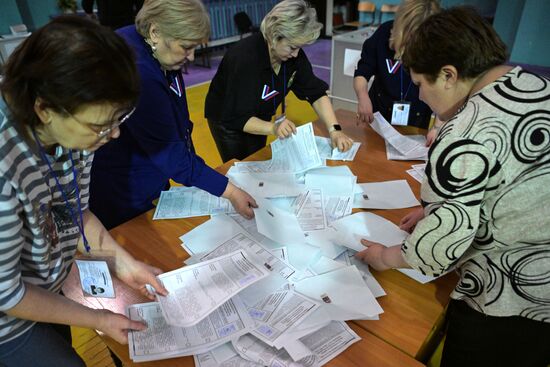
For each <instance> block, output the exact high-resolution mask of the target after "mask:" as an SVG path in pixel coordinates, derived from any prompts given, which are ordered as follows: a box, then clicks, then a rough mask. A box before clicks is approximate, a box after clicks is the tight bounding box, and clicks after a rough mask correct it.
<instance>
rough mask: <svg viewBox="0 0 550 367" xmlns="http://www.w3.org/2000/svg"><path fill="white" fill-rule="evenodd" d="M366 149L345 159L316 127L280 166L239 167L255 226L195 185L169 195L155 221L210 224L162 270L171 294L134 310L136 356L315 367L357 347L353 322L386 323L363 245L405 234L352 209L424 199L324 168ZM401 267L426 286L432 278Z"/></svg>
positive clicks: (411, 147) (409, 150)
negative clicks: (181, 259)
mask: <svg viewBox="0 0 550 367" xmlns="http://www.w3.org/2000/svg"><path fill="white" fill-rule="evenodd" d="M372 126H373V128H374V129H375V130H376V131H377V132H378V133H379V134H380V135H382V136H383V137H384V139H385V140H386V141H387V143H388V146H391V147H392V149H393V150H395V152H397V153H398V154H399V155H401V156H403V157H411V156H413V155H415V154H420V153H419V152H421V151H423V145H422V143H418V142H416V141H415V140H414V139H413V140H411V139H410V138H409V137H404V136H402V135H400V134H399V133H398V132H397V131H395V129H394V128H393V127H392V126H391V125H389V124H388V123H387V122H385V120H380V116H377V118H376V120H375V122H374V123H373V125H372ZM359 147H360V144H359V143H355V144H354V145H353V147H352V149H351V150H350V151H349V152H346V153H345V154H344V153H341V152H338V151H337V150H334V149H333V148H332V147H331V146H330V139H327V138H320V137H315V136H314V135H313V127H312V125H311V123H309V124H306V125H303V126H300V127H298V128H297V132H296V134H294V135H292V136H291V137H289V138H286V139H278V140H276V141H274V142H273V143H272V144H271V148H272V153H273V154H272V157H273V158H272V159H271V160H269V161H263V162H237V163H235V164H234V165H233V166H232V167H230V169H229V171H228V177H229V179H230V181H231V182H232V183H233V184H235V185H236V186H238V187H240V188H242V189H243V190H245V191H247V192H248V193H250V194H251V195H252V196H253V197H254V199H255V200H256V202H257V204H258V207H257V208H254V209H253V210H254V214H255V216H254V218H252V219H245V218H244V217H242V216H241V215H238V214H236V213H235V212H234V209H233V208H232V206H231V204H230V203H229V201H227V200H225V199H223V198H218V197H215V196H212V195H210V194H208V193H206V192H204V191H201V190H199V189H196V188H187V187H178V188H172V189H171V190H169V191H166V192H163V193H162V194H161V197H160V201H159V203H158V206H157V209H156V211H155V214H154V219H171V218H185V217H190V216H199V215H211V217H210V219H209V220H207V221H206V222H204V223H203V224H201V225H199V226H197V227H195V228H194V229H192V230H191V231H189V232H187V233H185V234H184V235H182V236H181V237H180V240H181V242H182V247H183V249H184V250H185V251H187V253H188V254H189V255H190V257H189V258H188V259H187V260H185V265H186V266H183V267H182V268H180V269H177V270H174V271H171V272H167V273H165V274H161V275H159V277H158V278H159V280H160V281H161V282H162V283H163V284H164V286H165V287H166V288H167V289H168V291H169V294H168V296H166V297H163V296H157V297H156V302H150V303H145V304H135V305H130V306H128V308H127V313H128V316H129V317H130V318H131V319H133V320H142V321H144V322H146V323H147V325H148V328H147V329H146V330H144V331H130V332H129V349H130V356H131V358H132V359H133V360H134V361H136V362H141V361H151V360H159V359H167V358H174V357H179V356H188V355H193V356H194V359H195V364H196V365H197V366H203V367H215V366H216V367H219V366H227V367H230V366H289V367H297V366H315V367H317V366H322V365H323V364H325V363H327V362H328V361H329V360H331V359H332V358H334V357H335V356H337V355H338V354H339V353H342V352H343V351H344V350H345V349H346V348H347V347H349V346H350V345H352V344H353V343H355V342H357V341H358V340H360V338H359V337H358V336H357V334H356V333H354V332H353V330H351V329H350V328H349V327H348V326H347V325H346V323H345V321H348V320H377V319H378V318H379V315H380V314H382V313H383V312H384V311H383V309H382V307H381V306H380V304H379V303H378V301H377V298H378V297H383V296H385V295H386V292H385V291H384V289H383V288H382V287H381V285H380V284H379V283H378V281H377V280H376V279H375V278H374V277H373V275H372V274H371V272H370V271H369V267H368V266H367V265H366V264H365V263H363V262H361V261H360V260H358V259H357V258H356V257H355V254H356V253H357V252H358V251H362V250H363V249H364V246H363V245H362V244H361V239H362V238H365V239H368V240H371V241H375V242H379V243H381V244H383V245H384V246H393V245H399V244H401V243H403V241H404V240H405V239H406V237H407V235H408V234H407V233H406V232H404V231H401V230H400V229H399V228H398V227H397V226H395V225H394V224H393V223H391V222H389V221H387V220H385V219H384V218H382V217H379V216H377V215H374V214H372V213H368V212H361V213H356V214H353V215H352V209H353V208H365V209H398V208H409V207H413V206H418V205H420V203H419V201H418V200H417V198H416V197H415V196H414V194H413V192H412V190H411V188H410V187H409V185H408V183H407V181H406V180H395V181H386V182H368V183H358V182H357V176H356V175H355V174H354V173H353V172H352V171H351V169H350V168H349V167H348V166H345V165H343V166H330V167H328V166H326V165H325V160H326V159H339V160H353V159H354V157H355V154H356V152H357V150H358V149H359ZM397 153H396V154H397ZM422 154H425V153H422ZM404 159H408V158H404ZM423 169H424V167H423V166H422V165H415V166H413V170H415V172H417V173H418V171H420V170H422V171H423ZM400 271H402V272H403V273H404V274H406V275H407V276H409V277H412V278H414V279H416V280H417V281H419V282H427V281H430V280H431V279H433V278H429V277H426V276H423V275H422V274H420V273H419V272H417V271H415V270H411V269H400ZM150 291H151V292H154V289H150Z"/></svg>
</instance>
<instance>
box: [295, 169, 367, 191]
mask: <svg viewBox="0 0 550 367" xmlns="http://www.w3.org/2000/svg"><path fill="white" fill-rule="evenodd" d="M356 182H357V176H355V175H354V174H353V172H351V170H350V169H349V167H348V166H336V167H319V168H315V169H312V170H309V171H308V172H306V175H305V185H306V187H307V188H316V189H322V190H323V194H324V195H325V196H327V197H330V196H353V192H354V189H355V183H356Z"/></svg>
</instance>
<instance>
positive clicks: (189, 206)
mask: <svg viewBox="0 0 550 367" xmlns="http://www.w3.org/2000/svg"><path fill="white" fill-rule="evenodd" d="M220 213H235V209H234V208H233V205H231V202H230V201H229V200H227V199H225V198H222V197H217V196H214V195H212V194H210V193H208V192H206V191H203V190H201V189H199V188H196V187H184V186H174V187H172V188H171V189H170V190H169V191H162V192H161V193H160V198H159V202H158V204H157V207H156V209H155V214H153V219H154V220H156V219H176V218H189V217H197V216H201V215H211V214H220Z"/></svg>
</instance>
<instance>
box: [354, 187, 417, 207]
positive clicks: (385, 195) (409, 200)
mask: <svg viewBox="0 0 550 367" xmlns="http://www.w3.org/2000/svg"><path fill="white" fill-rule="evenodd" d="M359 187H360V188H361V190H362V192H360V193H356V194H355V197H354V202H353V207H354V208H365V209H400V208H410V207H413V206H418V205H420V202H419V201H418V200H417V199H416V197H415V196H414V194H413V192H412V190H411V187H410V186H409V184H408V183H407V181H406V180H395V181H384V182H369V183H361V184H359Z"/></svg>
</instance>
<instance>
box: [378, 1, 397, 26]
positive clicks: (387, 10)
mask: <svg viewBox="0 0 550 367" xmlns="http://www.w3.org/2000/svg"><path fill="white" fill-rule="evenodd" d="M398 9H399V5H394V4H382V6H381V7H380V15H378V24H382V16H383V15H384V14H388V15H390V14H391V15H395V12H396V11H397V10H398Z"/></svg>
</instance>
